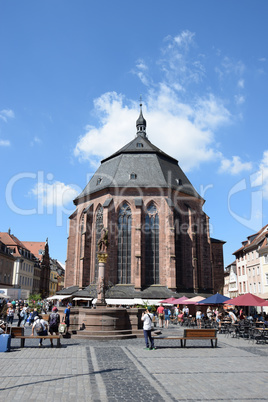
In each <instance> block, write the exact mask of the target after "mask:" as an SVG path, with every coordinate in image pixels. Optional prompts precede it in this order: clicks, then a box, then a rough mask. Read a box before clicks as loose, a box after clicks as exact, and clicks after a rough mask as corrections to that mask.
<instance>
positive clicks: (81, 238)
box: [80, 211, 85, 258]
mask: <svg viewBox="0 0 268 402" xmlns="http://www.w3.org/2000/svg"><path fill="white" fill-rule="evenodd" d="M84 231H85V214H84V211H83V212H82V217H81V223H80V258H82V257H83V255H84V252H83V247H84V242H83V233H84Z"/></svg>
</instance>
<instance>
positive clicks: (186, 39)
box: [174, 30, 195, 48]
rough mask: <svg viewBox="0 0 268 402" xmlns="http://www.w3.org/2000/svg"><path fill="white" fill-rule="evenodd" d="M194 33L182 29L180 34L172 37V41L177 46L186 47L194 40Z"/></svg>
mask: <svg viewBox="0 0 268 402" xmlns="http://www.w3.org/2000/svg"><path fill="white" fill-rule="evenodd" d="M194 37H195V33H194V32H190V31H188V30H185V31H182V33H181V34H180V35H177V36H175V37H174V42H175V43H176V45H178V46H179V47H184V48H188V47H189V46H190V45H191V44H192V43H193V41H194Z"/></svg>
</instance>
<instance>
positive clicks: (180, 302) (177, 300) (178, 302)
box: [172, 296, 188, 304]
mask: <svg viewBox="0 0 268 402" xmlns="http://www.w3.org/2000/svg"><path fill="white" fill-rule="evenodd" d="M184 300H188V297H186V296H182V297H180V298H179V299H175V300H173V302H172V304H183V302H184Z"/></svg>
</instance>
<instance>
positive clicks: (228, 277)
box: [223, 261, 238, 299]
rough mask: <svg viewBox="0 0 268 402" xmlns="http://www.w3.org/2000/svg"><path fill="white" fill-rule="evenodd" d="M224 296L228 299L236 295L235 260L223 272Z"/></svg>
mask: <svg viewBox="0 0 268 402" xmlns="http://www.w3.org/2000/svg"><path fill="white" fill-rule="evenodd" d="M224 282H225V286H224V292H223V294H224V296H226V297H230V299H232V298H234V297H237V296H238V285H237V274H236V261H234V262H232V263H231V264H229V265H228V266H227V267H226V268H225V274H224Z"/></svg>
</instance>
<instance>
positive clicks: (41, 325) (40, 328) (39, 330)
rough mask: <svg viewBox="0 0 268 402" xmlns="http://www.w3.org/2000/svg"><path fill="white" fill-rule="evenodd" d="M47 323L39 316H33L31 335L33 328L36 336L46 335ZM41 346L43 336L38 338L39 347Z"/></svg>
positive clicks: (32, 334)
mask: <svg viewBox="0 0 268 402" xmlns="http://www.w3.org/2000/svg"><path fill="white" fill-rule="evenodd" d="M47 329H48V323H47V321H45V320H43V318H40V317H39V316H36V317H35V318H34V323H33V326H32V333H31V336H34V330H35V332H36V335H38V336H47ZM42 346H43V338H40V340H39V347H42Z"/></svg>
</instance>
